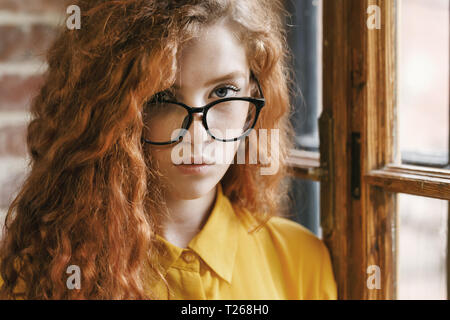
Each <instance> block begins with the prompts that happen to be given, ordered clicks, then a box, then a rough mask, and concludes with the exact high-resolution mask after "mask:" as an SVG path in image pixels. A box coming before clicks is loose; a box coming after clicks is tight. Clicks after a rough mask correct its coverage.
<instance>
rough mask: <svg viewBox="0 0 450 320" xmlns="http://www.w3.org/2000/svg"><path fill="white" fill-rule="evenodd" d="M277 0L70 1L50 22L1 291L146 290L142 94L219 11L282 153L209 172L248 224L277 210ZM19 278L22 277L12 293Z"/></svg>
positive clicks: (281, 99)
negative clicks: (72, 22) (51, 37)
mask: <svg viewBox="0 0 450 320" xmlns="http://www.w3.org/2000/svg"><path fill="white" fill-rule="evenodd" d="M281 3H282V1H280V0H246V1H239V0H120V1H108V0H79V1H78V2H77V3H76V4H77V5H78V6H79V7H80V8H81V13H82V16H81V18H82V20H81V21H82V24H81V29H80V30H68V29H67V28H62V30H61V34H60V35H59V36H58V38H57V39H56V41H55V42H54V44H53V45H52V46H51V48H50V49H49V51H48V55H47V60H48V69H47V72H46V75H45V83H44V85H43V86H42V88H41V89H40V92H39V93H38V95H37V96H36V97H35V98H34V100H33V103H32V106H31V115H32V120H31V121H30V123H29V125H28V128H27V146H28V153H29V154H30V156H31V158H30V168H31V170H30V172H29V174H28V176H27V178H26V180H25V182H24V183H23V185H22V187H21V189H20V190H19V192H18V194H17V196H16V197H15V198H14V200H13V202H12V203H11V205H10V207H9V209H8V212H7V216H6V220H5V225H4V229H3V230H4V231H3V238H2V242H1V251H0V276H1V278H2V279H3V285H2V286H1V288H0V297H1V298H20V297H22V298H25V299H152V298H157V297H156V296H155V295H153V292H152V290H151V288H147V284H148V283H149V281H150V280H149V279H154V280H164V277H163V276H162V274H161V273H159V272H158V267H157V266H158V260H157V257H158V250H157V249H158V248H157V246H156V245H155V243H156V242H155V241H154V239H155V230H156V229H157V220H156V219H155V217H156V216H157V214H158V213H160V212H161V211H164V208H165V206H164V199H163V198H162V196H161V194H162V192H161V186H160V185H159V184H158V181H159V175H160V173H159V172H158V171H157V170H156V169H155V168H153V166H152V161H151V159H149V158H148V156H146V154H145V152H144V146H143V144H142V142H141V134H142V129H143V126H144V124H143V106H144V105H145V102H146V101H148V100H149V99H150V98H151V97H152V96H153V95H154V94H155V93H157V92H159V91H161V90H165V89H167V88H169V87H170V86H171V85H172V84H173V83H174V81H175V74H176V70H177V61H178V60H177V53H179V52H180V49H181V48H182V46H183V45H184V44H185V43H186V42H187V41H189V39H192V38H194V37H195V36H196V34H197V33H198V31H199V30H201V28H202V27H204V26H206V25H208V24H212V23H214V22H215V21H217V20H218V19H221V18H224V17H226V18H228V19H230V21H232V22H233V23H235V24H236V25H237V26H239V30H240V32H239V33H238V34H236V37H238V38H239V40H240V41H241V43H242V44H243V45H244V46H245V48H246V52H247V57H248V61H249V66H250V68H251V70H252V71H253V73H254V74H255V75H256V76H257V78H258V79H259V82H260V84H261V87H262V90H263V92H264V96H265V98H266V106H265V107H264V108H263V110H262V113H261V114H260V118H259V119H258V123H257V126H256V128H255V129H256V130H257V129H259V128H265V129H279V150H280V163H279V170H278V172H277V173H276V174H274V175H261V174H260V168H261V167H262V166H263V165H261V164H251V165H250V164H231V166H230V168H229V170H228V171H227V173H226V174H225V176H224V177H223V179H222V181H221V184H222V186H223V191H224V194H225V195H226V196H227V197H228V198H229V199H230V201H231V203H232V204H233V207H235V208H236V211H237V212H239V209H243V210H242V211H244V210H245V211H247V212H249V213H250V214H252V215H253V216H254V217H255V218H256V220H258V221H260V222H261V224H260V226H261V225H263V224H264V223H265V222H266V221H267V220H268V219H269V218H270V217H271V216H275V215H281V213H282V212H284V210H283V208H284V205H283V203H285V201H284V200H286V198H288V196H287V191H288V190H287V189H288V183H286V179H285V177H286V175H287V167H286V165H285V161H284V160H285V159H286V157H287V153H288V150H289V148H291V147H292V146H293V142H292V137H293V130H292V127H291V124H290V121H289V116H290V114H291V104H290V98H289V95H290V93H291V91H290V90H291V89H290V83H291V82H292V80H291V79H292V77H291V74H290V71H289V68H288V64H289V59H291V53H290V52H289V50H288V49H287V45H286V32H285V30H284V21H283V19H282V17H283V14H286V12H285V11H284V9H283V6H282V4H281ZM269 140H270V139H269ZM247 144H248V141H247ZM268 148H270V141H268ZM246 150H248V148H246ZM69 265H77V266H79V267H80V270H81V275H82V283H81V288H80V289H74V290H68V289H67V286H66V279H67V277H68V275H67V273H66V270H67V267H68V266H69ZM149 270H150V271H151V272H149ZM148 274H151V278H148ZM152 281H153V280H152ZM19 283H23V284H25V287H24V288H23V290H22V291H20V292H16V290H15V288H16V287H18V285H19ZM19 294H20V295H19Z"/></svg>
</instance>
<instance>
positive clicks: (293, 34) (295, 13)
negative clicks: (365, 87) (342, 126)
mask: <svg viewBox="0 0 450 320" xmlns="http://www.w3.org/2000/svg"><path fill="white" fill-rule="evenodd" d="M286 9H287V10H288V11H289V12H290V13H291V14H292V16H291V17H290V18H288V19H287V21H286V25H287V32H288V42H289V47H290V49H291V51H292V54H293V61H292V63H293V66H292V68H293V72H294V74H293V75H294V77H295V79H294V80H295V82H296V84H295V85H296V87H295V88H293V89H294V90H295V92H294V96H293V97H292V102H293V103H294V106H295V110H294V111H295V112H294V114H293V116H292V118H291V119H292V124H293V126H294V128H295V132H296V147H297V148H299V149H303V150H308V151H316V150H318V148H319V130H318V122H317V120H318V117H319V116H320V112H321V110H322V99H321V97H322V0H315V1H293V0H288V1H286Z"/></svg>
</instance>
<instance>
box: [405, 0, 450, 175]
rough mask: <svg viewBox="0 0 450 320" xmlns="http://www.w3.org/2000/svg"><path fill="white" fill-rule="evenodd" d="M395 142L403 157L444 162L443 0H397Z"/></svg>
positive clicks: (446, 124)
mask: <svg viewBox="0 0 450 320" xmlns="http://www.w3.org/2000/svg"><path fill="white" fill-rule="evenodd" d="M398 4H399V10H398V12H399V17H398V68H399V69H398V92H399V96H398V124H399V147H400V151H401V154H402V158H403V162H405V163H411V162H413V163H414V162H416V163H424V164H426V163H429V164H431V165H433V164H434V165H436V166H445V165H446V164H447V163H448V148H449V12H450V11H449V4H450V1H449V0H400V1H399V2H398Z"/></svg>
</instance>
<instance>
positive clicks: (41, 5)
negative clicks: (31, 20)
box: [0, 0, 67, 14]
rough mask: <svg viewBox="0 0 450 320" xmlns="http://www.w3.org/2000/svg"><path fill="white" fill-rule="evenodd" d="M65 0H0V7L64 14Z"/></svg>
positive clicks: (22, 11)
mask: <svg viewBox="0 0 450 320" xmlns="http://www.w3.org/2000/svg"><path fill="white" fill-rule="evenodd" d="M66 3H67V1H65V0H0V9H2V10H11V11H17V12H20V13H38V12H55V13H58V14H64V13H65V8H66V7H67V5H66Z"/></svg>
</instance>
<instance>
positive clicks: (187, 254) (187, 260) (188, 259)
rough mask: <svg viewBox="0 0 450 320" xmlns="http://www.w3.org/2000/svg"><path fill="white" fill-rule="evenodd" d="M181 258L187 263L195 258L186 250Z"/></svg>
mask: <svg viewBox="0 0 450 320" xmlns="http://www.w3.org/2000/svg"><path fill="white" fill-rule="evenodd" d="M183 259H184V261H186V262H187V263H189V262H192V261H194V260H195V256H194V254H193V253H191V252H186V253H184V255H183Z"/></svg>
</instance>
